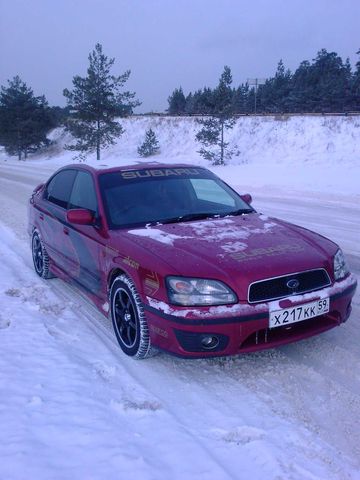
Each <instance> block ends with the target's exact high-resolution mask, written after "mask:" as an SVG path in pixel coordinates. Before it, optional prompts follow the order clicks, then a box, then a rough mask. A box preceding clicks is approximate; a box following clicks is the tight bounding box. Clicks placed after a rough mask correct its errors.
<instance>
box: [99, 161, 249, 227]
mask: <svg viewBox="0 0 360 480" xmlns="http://www.w3.org/2000/svg"><path fill="white" fill-rule="evenodd" d="M99 182H100V189H101V194H102V197H103V201H104V206H105V211H106V215H107V219H108V223H109V227H110V228H112V229H116V228H124V227H131V226H138V225H145V224H148V223H150V224H153V223H170V222H184V221H189V220H195V219H201V218H208V217H215V216H225V215H239V214H242V213H249V212H253V211H254V210H253V209H252V208H251V207H250V205H248V204H247V203H246V202H244V200H242V199H241V197H240V196H239V195H238V194H237V193H235V192H234V191H233V190H232V189H231V188H230V187H228V186H227V185H226V184H225V183H224V182H222V181H221V180H220V179H219V178H218V177H216V175H214V174H213V173H212V172H210V171H208V170H206V169H203V168H170V169H169V168H166V169H164V168H155V169H149V170H129V171H119V172H111V173H103V174H102V175H100V180H99Z"/></svg>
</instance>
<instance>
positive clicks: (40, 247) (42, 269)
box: [31, 230, 54, 279]
mask: <svg viewBox="0 0 360 480" xmlns="http://www.w3.org/2000/svg"><path fill="white" fill-rule="evenodd" d="M31 252H32V259H33V263H34V269H35V272H36V273H37V274H38V275H39V277H41V278H45V279H49V278H54V275H53V274H52V273H51V272H50V268H49V265H50V259H49V255H48V253H47V251H46V248H45V245H44V243H43V241H42V240H41V237H40V234H39V232H38V231H37V230H34V233H33V236H32V238H31Z"/></svg>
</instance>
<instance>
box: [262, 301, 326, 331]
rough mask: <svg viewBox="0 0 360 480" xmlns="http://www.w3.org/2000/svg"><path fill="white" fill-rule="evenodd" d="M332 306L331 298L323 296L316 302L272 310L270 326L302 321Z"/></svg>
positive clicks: (320, 313)
mask: <svg viewBox="0 0 360 480" xmlns="http://www.w3.org/2000/svg"><path fill="white" fill-rule="evenodd" d="M329 308H330V299H329V298H322V299H321V300H316V302H311V303H305V304H303V305H297V306H296V307H291V308H283V309H282V310H277V311H275V312H270V320H269V327H270V328H275V327H283V326H284V325H289V324H290V323H296V322H302V321H303V320H308V319H309V318H314V317H318V316H319V315H324V313H327V312H328V311H329Z"/></svg>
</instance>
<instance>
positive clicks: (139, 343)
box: [110, 275, 153, 359]
mask: <svg viewBox="0 0 360 480" xmlns="http://www.w3.org/2000/svg"><path fill="white" fill-rule="evenodd" d="M110 312H111V320H112V324H113V328H114V332H115V335H116V338H117V341H118V343H119V345H120V348H121V349H122V351H123V352H124V353H126V355H128V356H129V357H134V358H137V359H141V358H146V357H149V356H151V355H152V353H153V349H152V348H151V342H150V336H149V329H148V325H147V321H146V317H145V313H144V308H143V306H142V302H141V299H140V296H139V294H138V292H137V290H136V288H135V285H134V283H133V282H132V280H131V279H130V278H129V277H128V276H127V275H119V276H118V277H116V278H115V280H114V282H113V283H112V285H111V288H110Z"/></svg>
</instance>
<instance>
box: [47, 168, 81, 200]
mask: <svg viewBox="0 0 360 480" xmlns="http://www.w3.org/2000/svg"><path fill="white" fill-rule="evenodd" d="M75 175H76V170H62V171H61V172H59V173H58V174H56V175H55V176H54V177H53V178H52V179H51V180H50V182H49V184H48V186H47V188H46V195H45V197H46V198H47V199H48V200H49V202H52V203H55V204H56V205H59V206H60V207H62V208H67V204H68V202H69V198H70V193H71V189H72V186H73V183H74V179H75Z"/></svg>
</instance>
